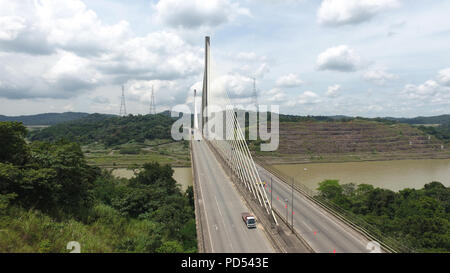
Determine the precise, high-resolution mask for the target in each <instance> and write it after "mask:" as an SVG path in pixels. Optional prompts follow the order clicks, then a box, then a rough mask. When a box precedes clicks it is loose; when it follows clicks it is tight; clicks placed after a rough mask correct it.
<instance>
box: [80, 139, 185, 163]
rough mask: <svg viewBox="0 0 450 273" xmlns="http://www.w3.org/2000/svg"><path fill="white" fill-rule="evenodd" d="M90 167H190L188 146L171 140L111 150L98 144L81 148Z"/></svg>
mask: <svg viewBox="0 0 450 273" xmlns="http://www.w3.org/2000/svg"><path fill="white" fill-rule="evenodd" d="M83 151H84V153H85V155H86V157H87V160H88V163H89V164H90V165H94V166H98V167H102V168H128V167H132V166H142V165H143V164H144V163H147V162H152V161H156V162H159V163H161V164H171V165H172V166H173V167H190V165H191V162H190V155H189V144H188V143H187V142H182V141H181V142H174V141H172V140H167V139H164V140H159V139H158V140H153V141H146V142H145V143H144V144H139V143H127V144H124V145H120V146H116V147H113V148H105V147H104V146H103V145H100V144H91V145H86V146H83Z"/></svg>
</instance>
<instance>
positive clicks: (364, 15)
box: [317, 0, 400, 26]
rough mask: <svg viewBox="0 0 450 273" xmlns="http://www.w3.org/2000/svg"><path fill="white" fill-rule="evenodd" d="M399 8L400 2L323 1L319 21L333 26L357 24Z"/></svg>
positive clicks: (378, 0) (371, 0)
mask: <svg viewBox="0 0 450 273" xmlns="http://www.w3.org/2000/svg"><path fill="white" fill-rule="evenodd" d="M398 6H400V1H399V0H323V1H322V4H321V5H320V8H319V10H318V11H317V20H318V22H319V23H320V24H324V25H331V26H336V25H346V24H357V23H361V22H364V21H368V20H370V19H371V18H373V17H374V16H375V15H377V14H379V13H380V12H383V11H385V10H388V9H392V8H396V7H398Z"/></svg>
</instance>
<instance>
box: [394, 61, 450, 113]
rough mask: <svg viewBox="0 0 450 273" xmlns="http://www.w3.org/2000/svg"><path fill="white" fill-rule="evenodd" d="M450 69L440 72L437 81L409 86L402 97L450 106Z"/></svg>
mask: <svg viewBox="0 0 450 273" xmlns="http://www.w3.org/2000/svg"><path fill="white" fill-rule="evenodd" d="M449 72H450V69H443V70H441V71H439V72H438V75H437V77H436V79H431V80H428V81H426V82H425V83H423V84H420V85H415V84H407V85H406V86H405V87H404V88H403V90H402V92H401V95H402V96H403V97H405V98H408V99H411V100H416V101H420V102H421V103H431V104H434V105H436V104H450V85H449V84H448V83H449V82H448V79H449V78H448V76H449Z"/></svg>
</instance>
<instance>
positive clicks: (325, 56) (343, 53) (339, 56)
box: [317, 45, 361, 72]
mask: <svg viewBox="0 0 450 273" xmlns="http://www.w3.org/2000/svg"><path fill="white" fill-rule="evenodd" d="M360 65H361V58H360V57H359V56H358V55H357V54H356V53H355V51H354V50H353V49H351V48H350V47H348V46H346V45H340V46H337V47H332V48H329V49H327V50H326V51H324V52H323V53H321V54H320V55H319V56H318V57H317V67H318V69H319V70H334V71H341V72H352V71H356V70H357V69H358V68H359V67H360Z"/></svg>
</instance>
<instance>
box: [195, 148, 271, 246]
mask: <svg viewBox="0 0 450 273" xmlns="http://www.w3.org/2000/svg"><path fill="white" fill-rule="evenodd" d="M192 152H193V157H194V161H195V167H196V169H197V176H198V178H197V181H198V188H197V190H198V191H199V193H200V194H199V195H198V197H199V198H198V200H197V201H198V204H199V206H200V211H201V212H202V213H203V214H202V215H203V216H204V217H202V220H203V221H202V223H203V224H202V226H203V237H204V238H205V239H204V240H205V242H206V247H205V252H213V253H266V252H274V249H273V248H272V245H271V244H270V242H269V240H268V238H267V237H266V235H265V233H264V231H263V227H262V226H261V225H260V224H258V227H257V228H256V229H247V227H246V226H245V224H244V222H243V221H242V219H241V213H242V212H251V211H249V209H248V208H247V206H246V205H245V203H244V201H243V200H242V198H241V196H240V195H239V193H238V192H237V191H236V189H235V188H234V186H233V185H232V182H231V181H230V180H229V178H228V176H227V175H226V173H225V171H224V170H223V169H222V167H221V166H220V163H219V161H218V160H217V159H216V157H215V155H214V154H213V152H212V151H211V150H210V147H209V146H208V145H207V143H206V142H205V141H192Z"/></svg>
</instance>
